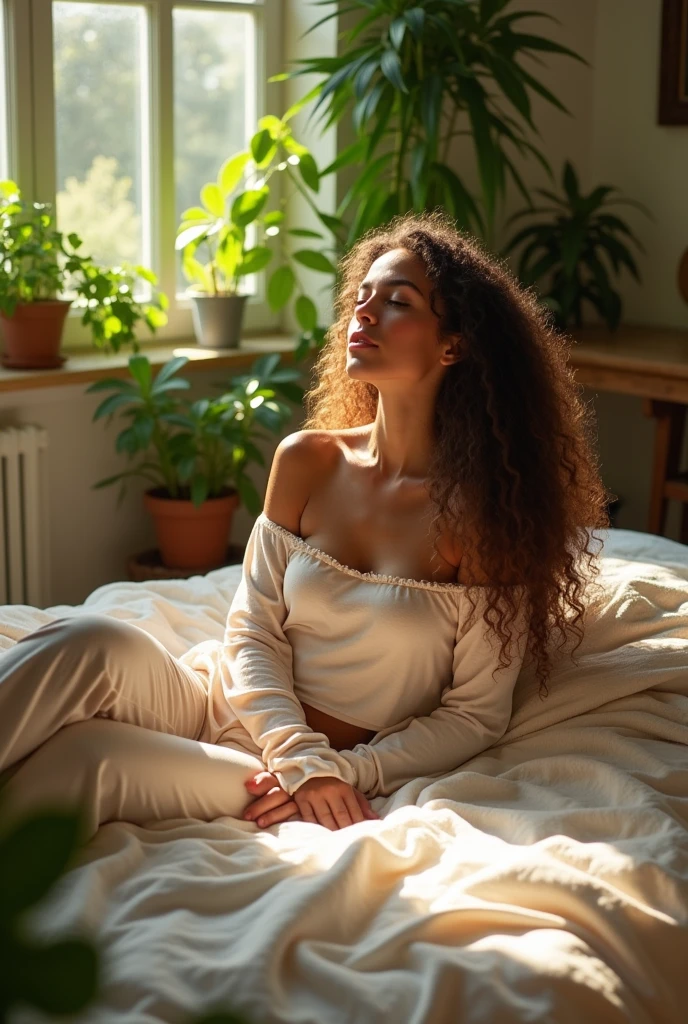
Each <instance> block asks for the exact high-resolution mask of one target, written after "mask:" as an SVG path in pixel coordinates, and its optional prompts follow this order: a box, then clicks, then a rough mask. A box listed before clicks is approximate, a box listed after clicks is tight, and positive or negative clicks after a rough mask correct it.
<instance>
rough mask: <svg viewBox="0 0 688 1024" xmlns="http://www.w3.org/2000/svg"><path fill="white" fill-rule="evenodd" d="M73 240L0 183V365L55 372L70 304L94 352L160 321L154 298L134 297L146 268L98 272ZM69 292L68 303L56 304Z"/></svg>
mask: <svg viewBox="0 0 688 1024" xmlns="http://www.w3.org/2000/svg"><path fill="white" fill-rule="evenodd" d="M80 246H81V239H80V238H79V237H78V235H75V234H70V235H68V236H67V237H66V238H65V236H64V235H63V234H62V232H60V231H58V230H57V228H56V226H55V220H54V217H53V214H52V213H51V206H50V204H48V203H31V204H30V205H29V204H28V203H26V202H25V201H24V200H23V199H22V198H21V191H20V189H19V188H18V186H17V185H16V184H15V182H13V181H2V182H0V323H2V329H3V337H4V354H3V357H2V363H3V366H7V367H9V368H12V369H36V368H42V369H49V368H52V367H56V366H61V365H62V363H63V362H64V357H62V356H60V344H61V341H62V332H63V328H64V321H65V317H66V316H67V313H68V311H69V308H70V306H71V305H72V303H73V302H74V303H75V304H76V305H77V306H82V307H84V313H83V316H82V318H81V322H82V323H83V324H86V325H88V326H89V327H90V330H91V336H92V339H93V342H94V344H95V345H96V347H97V348H102V349H104V350H106V351H112V352H117V351H119V349H120V347H121V346H122V345H123V344H127V343H129V342H131V344H132V347H133V349H134V351H135V352H136V351H138V343H137V341H136V337H135V335H134V327H135V326H137V324H138V323H139V321H141V320H143V321H145V323H146V324H147V325H148V327H149V328H150V329H151V331H153V332H155V330H156V328H158V327H162V326H163V325H164V324H165V323H167V316H166V314H165V312H164V311H165V309H166V308H167V298H166V296H165V295H164V293H162V292H158V294H157V295H154V297H153V298H152V299H151V300H150V301H149V302H143V301H141V300H140V299H138V298H136V287H137V285H138V283H139V281H140V280H145V281H147V282H148V283H150V284H151V285H155V284H156V283H157V278H156V276H155V274H153V272H152V271H151V270H148V269H147V268H146V267H142V266H138V265H136V266H134V265H129V264H126V265H124V266H122V267H112V268H106V267H99V266H97V264H95V263H94V262H93V260H92V259H91V258H90V257H89V256H83V255H80V254H79V253H78V252H77V249H79V247H80ZM68 291H73V292H74V293H76V299H75V300H72V299H61V298H58V295H59V294H60V293H64V292H68Z"/></svg>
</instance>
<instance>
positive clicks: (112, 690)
mask: <svg viewBox="0 0 688 1024" xmlns="http://www.w3.org/2000/svg"><path fill="white" fill-rule="evenodd" d="M223 703H224V704H226V702H223V701H222V700H221V695H219V696H218V695H217V694H215V695H213V694H211V693H210V692H209V687H208V682H207V679H206V678H205V675H204V674H203V673H201V672H196V671H194V670H193V669H191V668H190V667H188V666H186V665H184V664H182V663H181V662H180V661H179V660H178V659H177V658H175V657H173V655H171V654H170V653H169V652H168V651H167V650H165V648H164V647H163V646H162V644H161V643H160V642H159V641H158V640H156V639H155V638H154V637H152V636H151V635H150V634H149V633H146V632H145V631H144V630H142V629H140V628H139V627H138V626H134V625H132V624H130V623H127V622H122V621H120V620H118V619H113V618H109V617H108V616H105V615H92V614H89V615H78V616H74V617H72V618H64V619H57V620H55V621H53V622H50V623H49V624H48V625H46V626H43V627H42V628H41V629H38V630H36V631H35V632H33V633H30V634H29V635H28V636H26V637H24V638H23V639H21V640H20V641H19V642H18V643H16V644H15V645H14V647H12V648H10V649H9V650H7V651H5V652H4V653H1V654H0V772H1V773H2V775H0V819H2V820H5V821H7V820H9V819H12V818H14V817H15V816H16V817H23V816H24V815H25V814H27V813H28V812H30V811H34V810H38V809H39V808H48V807H51V806H53V807H54V806H57V805H60V806H61V807H67V808H69V809H70V810H72V809H77V808H78V809H80V811H81V813H82V816H83V817H82V820H83V821H84V829H85V833H84V837H83V838H84V840H86V839H88V838H90V837H91V836H92V835H93V834H94V833H95V832H96V830H97V829H98V827H99V825H101V824H104V823H105V822H108V821H128V822H133V823H135V824H144V823H145V822H149V821H151V820H154V819H157V820H159V819H163V818H200V819H201V820H204V821H211V820H213V819H214V818H218V817H221V816H223V815H229V816H232V817H237V818H241V817H242V814H243V812H244V810H245V809H246V807H247V806H248V804H249V803H251V802H252V800H253V799H254V798H253V797H252V796H251V795H250V794H249V793H248V790H247V789H246V787H245V785H244V783H245V780H246V779H248V778H250V777H251V776H252V775H255V773H256V772H258V771H263V770H265V765H264V764H263V761H262V760H261V757H260V753H261V752H260V748H259V747H257V746H256V745H255V743H253V741H252V739H251V737H250V736H249V734H248V732H246V730H245V729H244V728H243V726H241V725H239V723H238V721H237V720H236V717H235V716H233V713H231V712H230V713H229V714H228V715H224V712H223V708H222V705H223ZM232 718H233V721H232ZM243 827H245V828H251V829H255V828H257V826H255V825H249V823H248V822H247V823H245V825H244V826H243Z"/></svg>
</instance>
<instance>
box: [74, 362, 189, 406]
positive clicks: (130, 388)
mask: <svg viewBox="0 0 688 1024" xmlns="http://www.w3.org/2000/svg"><path fill="white" fill-rule="evenodd" d="M183 358H184V359H185V358H186V356H184V357H183ZM110 388H117V389H118V390H119V391H122V392H125V391H126V393H127V394H128V395H131V397H132V398H136V397H138V389H137V388H136V387H135V386H134V385H133V384H132V382H131V381H130V380H120V379H119V377H106V378H105V379H104V380H97V381H95V383H93V384H89V386H88V387H87V388H86V391H85V392H84V393H85V394H87V395H88V394H90V393H91V392H92V391H108V390H109V389H110Z"/></svg>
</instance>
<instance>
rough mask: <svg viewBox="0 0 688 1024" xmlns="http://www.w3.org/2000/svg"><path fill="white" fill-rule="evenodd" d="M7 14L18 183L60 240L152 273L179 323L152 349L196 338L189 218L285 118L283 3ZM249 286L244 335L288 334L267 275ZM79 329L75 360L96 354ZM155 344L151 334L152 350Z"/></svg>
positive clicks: (99, 5) (53, 1) (10, 4)
mask: <svg viewBox="0 0 688 1024" xmlns="http://www.w3.org/2000/svg"><path fill="white" fill-rule="evenodd" d="M4 4H5V6H6V7H7V8H8V15H9V17H8V26H9V32H10V34H11V35H12V38H13V41H14V43H15V44H16V53H17V59H16V62H15V65H16V76H17V78H18V79H19V77H20V76H21V75H22V74H23V75H24V81H23V83H22V82H19V81H18V84H17V87H16V90H15V93H14V97H15V106H16V124H17V126H18V131H17V133H16V134H17V138H16V139H14V140H11V141H10V146H9V150H10V159H9V161H8V162H7V161H6V162H7V163H8V166H7V171H8V172H9V174H10V176H11V177H14V178H15V180H17V182H18V184H19V186H20V188H21V189H22V192H23V193H24V195H25V196H26V198H29V199H36V200H40V201H42V202H51V203H53V204H54V205H55V210H56V213H57V221H58V226H59V228H60V230H61V231H65V232H70V231H74V232H76V233H77V234H78V235H79V236H80V237H81V238H82V239H83V243H84V244H83V249H82V251H84V252H89V253H91V254H93V255H94V257H95V258H96V259H97V260H98V261H99V262H102V263H107V264H117V263H118V262H121V261H128V262H132V263H137V262H140V263H143V264H145V265H146V266H149V267H151V268H152V269H153V270H154V271H155V273H156V274H157V276H158V281H159V287H160V288H161V289H162V290H163V291H164V292H166V294H167V296H168V298H169V300H170V308H169V310H168V317H169V323H168V324H167V326H166V327H165V328H162V329H161V330H159V331H158V332H157V333H156V335H155V336H154V340H156V341H160V340H187V339H190V338H191V337H192V336H193V328H192V324H191V309H190V302H189V300H188V299H187V298H185V297H184V292H185V290H186V287H187V282H186V280H185V279H184V277H183V275H182V273H181V266H180V264H181V260H180V255H179V254H178V253H176V252H175V250H174V240H175V234H176V228H177V224H178V222H179V216H180V214H181V212H182V210H184V209H185V208H187V207H188V206H194V205H198V201H199V191H200V189H201V187H202V186H203V185H204V184H205V183H206V182H207V181H212V180H214V179H215V175H216V173H217V171H218V169H219V167H220V165H221V164H222V162H223V160H225V159H226V157H227V156H229V155H230V154H231V153H233V152H236V151H237V150H238V149H242V148H244V147H245V146H246V144H247V142H248V139H249V137H250V135H251V134H252V132H253V130H254V125H255V123H256V121H257V119H258V117H260V116H261V115H262V114H264V113H278V114H279V113H281V95H280V92H279V90H280V86H279V85H277V84H273V85H270V86H269V89H270V90H274V92H270V93H268V92H267V88H266V82H267V79H268V77H269V76H270V75H273V74H276V73H277V72H279V71H281V70H283V68H282V62H283V55H282V53H281V52H280V45H279V41H280V39H281V17H282V4H281V2H280V0H249V2H235V0H4ZM22 55H28V57H29V58H30V59H29V63H28V68H29V69H30V70H29V72H28V74H27V71H26V60H22ZM9 74H10V79H11V78H12V74H13V72H12V70H11V69H10V73H9ZM266 95H269V98H270V107H268V106H267V103H266ZM2 99H3V96H2V94H1V93H0V107H2ZM10 105H12V98H11V99H10ZM23 124H29V125H30V126H31V131H29V132H27V131H22V130H21V125H23ZM1 128H2V122H1V121H0V129H1ZM5 152H6V151H5ZM2 157H3V149H2V140H1V139H0V160H2ZM5 173H6V172H5V171H3V172H2V174H3V176H5ZM247 286H248V287H247V290H248V291H249V292H250V294H251V298H250V299H249V302H248V305H247V311H246V320H245V325H246V327H247V329H248V330H249V331H250V330H261V329H270V328H277V327H279V325H280V322H279V318H278V317H276V315H275V314H273V313H272V312H271V311H270V309H269V307H268V305H267V302H266V300H265V283H264V280H263V277H262V275H259V276H257V277H256V278H254V279H251V280H247ZM142 294H143V292H142ZM79 320H80V313H79V310H78V309H75V310H73V311H72V313H70V317H69V320H68V323H67V327H66V330H65V340H64V344H65V347H66V348H68V349H69V348H74V347H80V346H88V345H90V337H89V335H88V333H87V332H86V330H85V328H83V327H82V325H81V324H80V323H79ZM151 339H153V336H152V335H150V333H149V332H148V331H147V329H146V328H145V327H144V328H142V332H141V335H140V341H141V343H142V344H145V343H146V342H147V341H150V340H151Z"/></svg>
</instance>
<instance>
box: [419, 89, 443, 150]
mask: <svg viewBox="0 0 688 1024" xmlns="http://www.w3.org/2000/svg"><path fill="white" fill-rule="evenodd" d="M442 100H443V96H442V79H441V78H440V76H439V75H436V74H430V75H428V77H427V78H426V79H425V80H424V81H423V82H422V85H421V92H420V110H421V117H422V119H423V125H424V127H425V133H426V136H427V139H428V143H429V145H430V147H431V152H432V151H433V150H434V148H435V146H436V145H437V131H438V128H439V124H440V116H441V113H442Z"/></svg>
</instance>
